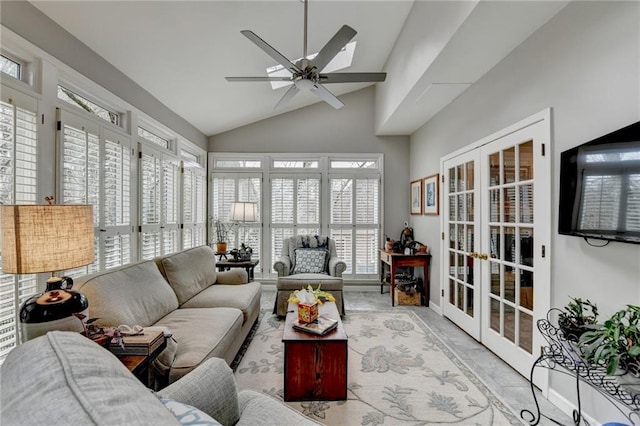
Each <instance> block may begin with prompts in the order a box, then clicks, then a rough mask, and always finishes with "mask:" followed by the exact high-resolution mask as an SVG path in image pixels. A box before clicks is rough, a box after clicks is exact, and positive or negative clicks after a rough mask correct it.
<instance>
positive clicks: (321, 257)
mask: <svg viewBox="0 0 640 426" xmlns="http://www.w3.org/2000/svg"><path fill="white" fill-rule="evenodd" d="M295 258H296V263H295V266H294V267H293V272H292V273H291V274H304V273H315V274H323V273H325V272H326V269H327V266H326V265H327V263H326V259H327V249H326V248H298V249H296V251H295Z"/></svg>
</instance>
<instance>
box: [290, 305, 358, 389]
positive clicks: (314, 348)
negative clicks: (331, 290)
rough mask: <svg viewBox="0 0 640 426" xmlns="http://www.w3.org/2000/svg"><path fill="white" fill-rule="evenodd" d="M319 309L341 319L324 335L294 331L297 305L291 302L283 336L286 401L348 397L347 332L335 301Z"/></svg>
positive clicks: (329, 315) (336, 318)
mask: <svg viewBox="0 0 640 426" xmlns="http://www.w3.org/2000/svg"><path fill="white" fill-rule="evenodd" d="M319 312H320V315H325V316H327V317H329V318H332V319H335V320H337V321H338V327H337V328H336V329H335V330H332V331H330V332H328V333H327V334H325V335H324V336H317V335H315V334H311V333H306V332H304V331H298V330H294V329H293V323H294V322H295V321H296V320H297V319H298V305H296V304H293V303H290V304H289V309H288V312H287V318H286V319H285V325H284V334H283V336H282V342H283V343H284V400H285V401H337V400H346V399H347V353H348V346H347V341H348V337H347V333H345V331H344V327H343V325H342V321H340V315H339V314H338V309H337V308H336V304H335V303H333V302H328V303H325V304H324V305H321V306H320V311H319Z"/></svg>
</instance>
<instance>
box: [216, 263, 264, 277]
mask: <svg viewBox="0 0 640 426" xmlns="http://www.w3.org/2000/svg"><path fill="white" fill-rule="evenodd" d="M258 263H260V261H259V260H258V259H256V260H253V259H251V260H242V261H238V262H236V261H233V260H227V259H225V260H219V261H217V262H216V268H218V271H220V272H222V271H228V270H229V269H231V268H244V269H245V270H246V271H247V275H248V277H249V281H253V270H254V269H255V267H256V265H257V264H258Z"/></svg>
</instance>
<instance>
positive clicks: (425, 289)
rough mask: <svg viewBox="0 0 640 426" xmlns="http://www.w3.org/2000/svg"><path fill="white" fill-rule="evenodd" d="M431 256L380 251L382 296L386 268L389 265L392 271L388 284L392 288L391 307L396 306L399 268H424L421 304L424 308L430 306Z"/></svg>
mask: <svg viewBox="0 0 640 426" xmlns="http://www.w3.org/2000/svg"><path fill="white" fill-rule="evenodd" d="M430 260H431V255H430V254H426V253H416V254H402V253H393V252H391V251H386V250H383V249H380V294H382V288H383V286H384V284H385V283H386V281H385V267H384V265H387V266H388V268H389V269H390V277H389V282H388V284H389V285H390V286H391V306H395V289H396V278H395V277H396V271H397V270H398V268H415V267H422V269H423V271H424V280H423V284H422V289H420V293H421V296H420V298H421V303H422V305H424V306H429V261H430Z"/></svg>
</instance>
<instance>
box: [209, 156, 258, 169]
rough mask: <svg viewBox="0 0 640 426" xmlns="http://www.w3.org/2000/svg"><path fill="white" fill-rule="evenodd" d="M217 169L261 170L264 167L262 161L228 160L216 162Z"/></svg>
mask: <svg viewBox="0 0 640 426" xmlns="http://www.w3.org/2000/svg"><path fill="white" fill-rule="evenodd" d="M214 163H215V166H214V168H216V169H259V168H261V167H262V162H261V161H260V160H242V159H231V158H227V159H224V160H218V159H216V160H215V162H214Z"/></svg>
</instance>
